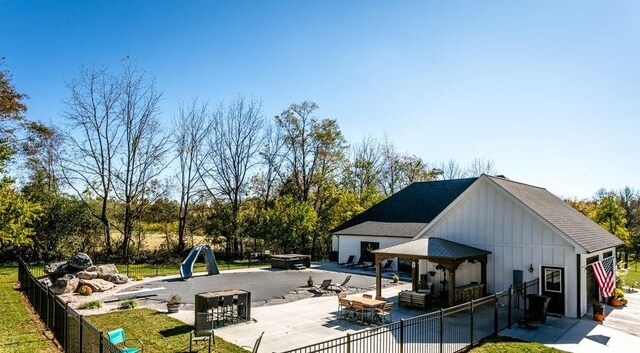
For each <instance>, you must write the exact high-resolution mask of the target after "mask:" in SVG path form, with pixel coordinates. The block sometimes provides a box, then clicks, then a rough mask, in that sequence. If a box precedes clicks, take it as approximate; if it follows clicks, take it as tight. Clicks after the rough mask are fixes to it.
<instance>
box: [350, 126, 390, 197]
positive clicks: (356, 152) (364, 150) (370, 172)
mask: <svg viewBox="0 0 640 353" xmlns="http://www.w3.org/2000/svg"><path fill="white" fill-rule="evenodd" d="M382 162H383V159H382V145H381V144H380V143H379V142H378V141H377V140H376V139H374V138H372V137H370V136H367V137H363V138H362V140H361V141H360V143H358V144H357V145H355V146H354V147H352V148H351V161H350V163H347V165H346V171H345V174H346V175H344V178H345V179H346V180H345V181H344V183H345V184H346V185H347V187H348V188H349V189H351V191H352V192H353V193H354V194H355V195H356V197H357V198H358V199H359V200H362V198H363V197H366V196H367V195H369V194H371V193H377V189H378V185H380V181H381V175H380V173H381V171H382V166H383V164H382Z"/></svg>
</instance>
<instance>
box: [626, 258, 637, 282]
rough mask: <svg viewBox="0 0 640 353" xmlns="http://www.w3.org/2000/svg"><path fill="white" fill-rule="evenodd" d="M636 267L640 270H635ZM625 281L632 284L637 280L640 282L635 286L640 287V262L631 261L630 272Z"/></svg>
mask: <svg viewBox="0 0 640 353" xmlns="http://www.w3.org/2000/svg"><path fill="white" fill-rule="evenodd" d="M636 268H637V269H638V271H636V270H635V269H636ZM625 282H626V283H627V285H630V286H631V285H633V284H634V283H635V282H638V286H635V287H636V288H638V287H639V286H640V262H638V263H636V262H630V263H629V273H628V274H627V278H625Z"/></svg>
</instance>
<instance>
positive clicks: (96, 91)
mask: <svg viewBox="0 0 640 353" xmlns="http://www.w3.org/2000/svg"><path fill="white" fill-rule="evenodd" d="M67 86H68V87H69V89H70V91H71V96H70V97H69V98H68V99H67V100H66V101H65V106H66V108H65V111H64V117H65V118H66V121H67V125H68V129H67V130H66V131H65V140H66V148H65V149H64V150H63V151H61V154H60V158H59V161H60V162H61V163H62V168H61V170H62V173H63V174H62V176H63V178H64V179H65V180H66V182H67V184H68V185H69V186H70V187H71V188H72V189H73V190H75V192H76V194H77V195H78V197H80V199H82V201H83V202H84V203H85V204H87V205H89V202H88V201H89V200H88V198H92V197H96V198H97V199H98V200H99V201H100V210H99V211H98V212H96V211H94V210H93V208H91V207H89V210H90V211H91V213H92V214H93V215H94V216H95V217H96V218H97V219H99V220H100V222H101V223H102V225H103V232H104V239H105V248H106V251H107V253H110V252H111V226H112V224H111V219H110V218H109V215H108V208H109V201H110V198H111V196H112V182H113V177H114V172H115V159H116V153H117V152H118V145H119V143H120V140H121V138H122V121H121V119H119V117H118V114H119V111H118V106H117V103H118V101H119V99H120V83H119V80H118V78H116V77H114V76H112V75H111V74H110V73H109V72H108V71H107V70H106V69H105V68H95V67H94V68H89V69H87V68H83V69H81V70H80V76H79V77H78V78H77V79H74V80H73V81H71V82H70V83H69V84H68V85H67ZM85 191H88V193H86V192H85Z"/></svg>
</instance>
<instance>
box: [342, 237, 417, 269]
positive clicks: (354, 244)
mask: <svg viewBox="0 0 640 353" xmlns="http://www.w3.org/2000/svg"><path fill="white" fill-rule="evenodd" d="M333 236H334V237H337V238H338V239H339V240H338V242H337V243H338V249H339V250H338V251H339V252H338V254H339V255H338V263H341V262H346V261H347V260H348V259H349V256H350V255H354V256H355V258H354V260H353V261H356V262H357V261H358V258H359V257H360V243H361V242H373V243H380V249H384V248H388V247H390V246H395V245H399V244H403V243H406V242H407V241H409V240H411V238H407V237H385V236H380V235H372V236H363V235H357V236H354V235H340V236H336V235H335V234H334V235H333ZM391 269H392V270H393V271H397V270H398V261H397V259H394V261H393V264H392V265H391Z"/></svg>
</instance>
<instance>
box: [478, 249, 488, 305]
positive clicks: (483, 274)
mask: <svg viewBox="0 0 640 353" xmlns="http://www.w3.org/2000/svg"><path fill="white" fill-rule="evenodd" d="M480 283H482V284H484V286H483V287H482V296H483V297H485V296H486V295H487V256H486V255H485V256H484V257H483V258H482V259H480Z"/></svg>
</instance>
